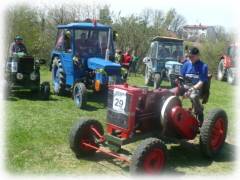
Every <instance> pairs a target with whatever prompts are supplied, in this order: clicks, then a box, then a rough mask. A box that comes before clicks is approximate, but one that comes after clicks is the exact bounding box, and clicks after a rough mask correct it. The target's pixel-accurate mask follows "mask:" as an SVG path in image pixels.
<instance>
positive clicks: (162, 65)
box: [143, 36, 184, 89]
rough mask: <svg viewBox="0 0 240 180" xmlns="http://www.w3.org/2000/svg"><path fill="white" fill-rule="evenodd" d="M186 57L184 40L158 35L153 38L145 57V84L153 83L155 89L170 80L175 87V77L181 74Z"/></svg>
mask: <svg viewBox="0 0 240 180" xmlns="http://www.w3.org/2000/svg"><path fill="white" fill-rule="evenodd" d="M183 58H184V51H183V40H182V39H177V38H172V37H163V36H157V37H154V38H153V39H152V40H151V44H150V48H149V51H148V53H147V56H146V57H145V58H144V59H143V62H144V64H145V84H146V85H151V84H153V86H154V89H157V88H159V87H160V85H161V82H162V81H163V80H164V81H169V82H170V83H171V86H172V87H174V86H175V85H176V84H175V79H176V77H177V76H178V75H180V70H181V67H182V64H181V63H180V61H181V59H183Z"/></svg>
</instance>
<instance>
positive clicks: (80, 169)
mask: <svg viewBox="0 0 240 180" xmlns="http://www.w3.org/2000/svg"><path fill="white" fill-rule="evenodd" d="M50 77H51V75H50V73H49V72H48V71H47V70H44V71H42V80H44V81H45V80H50ZM129 83H130V84H134V85H143V76H141V75H137V77H130V78H129ZM234 89H235V87H234V86H230V85H228V84H227V83H226V82H219V81H216V80H213V81H212V86H211V97H210V99H209V103H208V104H207V105H206V106H205V110H206V112H208V111H209V110H210V109H211V108H216V107H218V108H223V109H225V110H226V112H227V114H228V116H229V131H228V136H227V143H226V144H225V146H224V149H223V151H222V152H221V154H220V155H219V156H218V157H217V158H216V159H215V160H214V161H211V160H208V159H205V158H204V157H203V156H202V155H201V153H200V151H199V146H198V138H197V140H195V141H193V142H189V143H186V142H183V143H182V144H181V145H177V144H169V145H168V146H167V147H168V164H167V173H169V174H177V175H185V174H196V175H209V174H222V173H223V174H229V173H231V172H232V171H233V170H234V166H235V160H234V152H235V149H236V146H235V139H234V134H235V128H234V127H235V120H234V119H235V118H234V116H235V115H234V114H235V110H234V107H233V100H234V93H233V92H234ZM105 102H106V99H104V97H102V96H98V95H96V94H92V93H91V92H89V98H88V107H87V110H79V109H77V108H76V107H75V105H74V103H73V101H72V99H71V98H70V97H59V96H55V95H52V96H51V99H50V100H49V101H42V100H39V99H38V98H37V97H32V96H31V95H30V93H29V92H27V91H20V92H15V93H14V94H13V95H11V96H10V97H9V98H8V99H7V100H6V109H7V112H6V115H7V119H6V123H5V124H6V145H7V147H6V160H5V163H6V169H7V171H9V172H10V173H17V174H25V173H30V174H76V175H82V174H106V173H108V174H118V175H128V167H127V166H126V165H124V164H121V163H120V162H118V161H115V160H112V159H111V158H108V157H106V156H104V155H101V154H97V155H96V156H94V157H91V158H90V159H81V160H78V159H76V158H75V156H74V155H73V153H72V152H71V150H70V148H69V143H68V136H69V131H70V128H71V127H72V125H73V124H74V123H75V122H76V121H77V120H78V119H79V118H80V117H82V116H86V117H94V118H96V119H98V120H100V121H101V122H102V123H103V124H104V123H105V117H106V103H105ZM126 148H127V149H131V150H132V149H134V148H136V144H131V145H129V146H127V147H126Z"/></svg>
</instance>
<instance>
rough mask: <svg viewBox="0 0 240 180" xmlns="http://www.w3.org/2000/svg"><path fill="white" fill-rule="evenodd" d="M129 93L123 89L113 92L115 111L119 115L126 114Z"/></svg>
mask: <svg viewBox="0 0 240 180" xmlns="http://www.w3.org/2000/svg"><path fill="white" fill-rule="evenodd" d="M126 99H127V92H126V91H124V90H122V89H117V88H115V89H114V90H113V110H115V111H117V112H119V113H125V111H124V109H125V106H126Z"/></svg>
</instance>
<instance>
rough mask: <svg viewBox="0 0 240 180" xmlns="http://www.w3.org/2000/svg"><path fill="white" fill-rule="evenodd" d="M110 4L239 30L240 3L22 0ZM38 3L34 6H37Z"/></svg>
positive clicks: (218, 0) (210, 0)
mask: <svg viewBox="0 0 240 180" xmlns="http://www.w3.org/2000/svg"><path fill="white" fill-rule="evenodd" d="M73 1H74V2H76V3H88V4H107V5H110V9H111V10H112V11H115V12H119V11H121V15H123V16H127V15H131V14H139V13H140V12H141V11H142V10H143V9H144V8H152V9H159V10H162V11H163V12H167V11H168V10H169V9H171V8H175V9H176V11H177V12H178V13H179V14H181V15H182V16H184V17H185V18H186V20H187V24H199V23H201V24H203V25H221V26H224V27H225V28H226V29H227V30H233V29H236V28H237V26H239V24H238V22H237V21H236V19H237V18H236V14H237V10H238V9H237V8H238V7H239V6H238V4H237V3H238V1H237V0H201V1H199V0H55V1H49V0H34V1H32V0H18V3H19V2H27V3H29V4H31V5H47V6H51V5H53V4H60V3H63V2H66V3H72V2H73ZM33 2H34V3H33ZM14 3H16V1H15V0H8V1H5V2H4V5H5V7H8V5H12V4H14Z"/></svg>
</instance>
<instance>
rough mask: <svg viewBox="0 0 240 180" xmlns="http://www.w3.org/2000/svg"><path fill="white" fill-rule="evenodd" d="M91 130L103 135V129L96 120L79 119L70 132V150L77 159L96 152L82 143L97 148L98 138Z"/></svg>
mask: <svg viewBox="0 0 240 180" xmlns="http://www.w3.org/2000/svg"><path fill="white" fill-rule="evenodd" d="M91 128H94V129H95V130H97V131H98V132H99V133H100V134H101V135H103V134H104V130H103V127H102V125H101V124H100V123H99V122H98V121H97V120H94V119H87V118H82V119H80V121H78V122H77V123H76V124H75V125H74V126H73V127H72V129H71V131H70V136H69V143H70V148H71V149H72V151H73V152H74V154H75V155H76V157H77V158H80V157H81V156H91V155H93V154H94V153H95V152H96V150H95V149H93V148H90V147H87V146H86V145H84V143H88V144H91V145H93V146H95V147H99V144H98V142H97V139H98V138H97V137H96V134H95V133H94V131H93V130H92V129H91Z"/></svg>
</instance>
